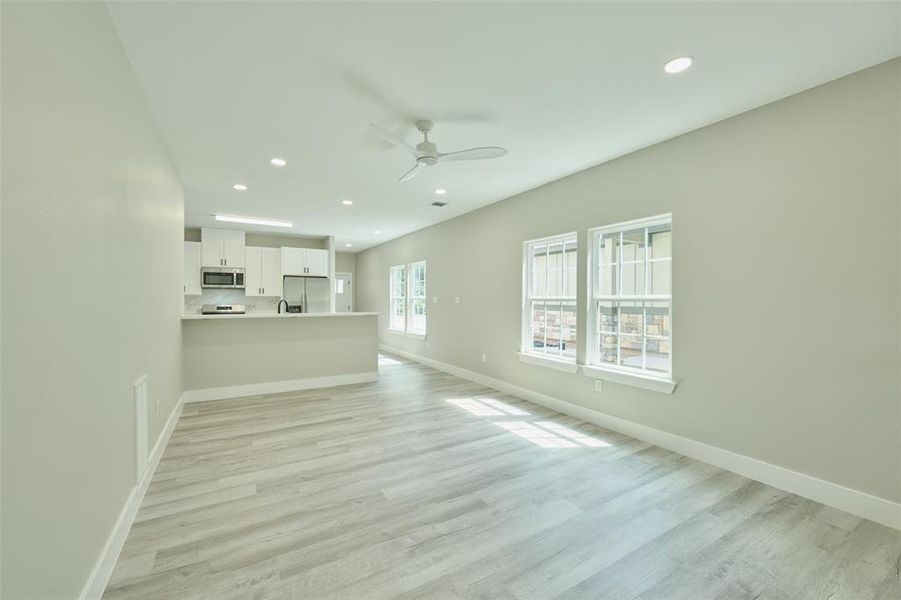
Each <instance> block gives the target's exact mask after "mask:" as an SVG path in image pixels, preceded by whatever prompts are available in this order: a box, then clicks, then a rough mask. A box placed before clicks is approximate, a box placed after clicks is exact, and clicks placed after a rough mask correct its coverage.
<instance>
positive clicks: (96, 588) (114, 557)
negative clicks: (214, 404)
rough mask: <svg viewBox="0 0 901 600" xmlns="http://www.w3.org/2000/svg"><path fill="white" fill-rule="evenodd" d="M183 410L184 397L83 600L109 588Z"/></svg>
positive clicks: (96, 566)
mask: <svg viewBox="0 0 901 600" xmlns="http://www.w3.org/2000/svg"><path fill="white" fill-rule="evenodd" d="M183 407H184V397H181V398H179V399H178V403H176V405H175V408H173V409H172V412H171V413H170V414H169V418H168V419H167V420H166V424H165V426H163V430H162V431H161V432H160V435H159V437H158V438H157V440H156V445H154V446H153V451H152V452H151V453H150V457H149V458H148V459H147V467H146V469H145V470H144V476H143V477H142V478H141V481H140V482H139V483H138V485H136V486H135V487H134V488H132V490H131V493H130V494H129V495H128V500H126V501H125V506H123V507H122V511H121V512H120V513H119V518H118V519H117V520H116V524H115V525H114V526H113V530H112V531H111V532H110V534H109V537H108V538H107V539H106V544H104V546H103V550H102V551H101V552H100V556H99V558H98V559H97V562H96V563H95V564H94V569H93V570H92V571H91V574H90V575H89V576H88V580H87V582H86V583H85V584H84V587H83V588H82V590H81V595H79V599H80V600H94V599H95V598H96V599H99V598H100V597H101V596H103V591H104V590H105V589H106V585H107V583H109V579H110V576H111V575H112V574H113V569H114V568H115V567H116V561H118V560H119V553H120V552H122V546H124V545H125V538H127V537H128V531H129V530H130V529H131V524H132V523H134V520H135V516H137V514H138V509H139V508H141V502H142V501H143V500H144V494H145V493H147V488H148V487H149V486H150V480H151V479H153V474H154V473H155V472H156V467H157V465H158V464H159V462H160V457H162V456H163V450H165V448H166V444H168V443H169V438H170V437H171V435H172V431H173V430H174V429H175V424H176V423H178V418H179V417H180V416H181V411H182V408H183Z"/></svg>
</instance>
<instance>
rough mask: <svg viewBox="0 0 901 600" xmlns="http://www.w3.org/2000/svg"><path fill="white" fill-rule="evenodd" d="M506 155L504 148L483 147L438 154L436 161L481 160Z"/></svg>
mask: <svg viewBox="0 0 901 600" xmlns="http://www.w3.org/2000/svg"><path fill="white" fill-rule="evenodd" d="M506 153H507V150H506V149H505V148H499V147H497V146H485V147H482V148H469V149H468V150H457V151H456V152H446V153H445V152H439V153H438V160H482V159H485V158H498V157H500V156H503V155H505V154H506Z"/></svg>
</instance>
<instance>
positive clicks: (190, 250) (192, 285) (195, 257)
mask: <svg viewBox="0 0 901 600" xmlns="http://www.w3.org/2000/svg"><path fill="white" fill-rule="evenodd" d="M200 262H201V261H200V242H185V279H184V290H185V296H199V295H200V294H201V292H202V291H203V290H201V288H200Z"/></svg>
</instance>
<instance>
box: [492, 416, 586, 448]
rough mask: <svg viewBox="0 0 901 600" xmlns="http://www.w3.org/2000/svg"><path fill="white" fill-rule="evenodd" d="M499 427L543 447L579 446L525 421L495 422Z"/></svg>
mask: <svg viewBox="0 0 901 600" xmlns="http://www.w3.org/2000/svg"><path fill="white" fill-rule="evenodd" d="M495 425H497V426H498V427H503V428H504V429H506V430H507V431H509V432H510V433H513V434H516V435H518V436H519V437H521V438H523V439H526V440H528V441H530V442H532V443H533V444H535V445H536V446H541V447H542V448H578V447H579V445H578V444H577V443H575V442H573V441H570V440H567V439H565V438H562V437H559V436H556V435H554V434H553V433H551V432H550V431H548V430H546V429H542V428H540V427H536V426H535V425H532V424H531V423H526V422H525V421H505V422H501V423H495Z"/></svg>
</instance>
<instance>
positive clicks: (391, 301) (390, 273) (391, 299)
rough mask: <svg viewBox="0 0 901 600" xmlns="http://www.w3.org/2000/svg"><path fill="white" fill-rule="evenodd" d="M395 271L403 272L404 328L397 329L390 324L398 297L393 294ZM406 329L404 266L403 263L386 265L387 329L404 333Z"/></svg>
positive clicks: (405, 280)
mask: <svg viewBox="0 0 901 600" xmlns="http://www.w3.org/2000/svg"><path fill="white" fill-rule="evenodd" d="M397 271H401V272H403V273H404V297H403V307H404V328H403V329H398V328H396V327H393V326H392V318H393V316H394V304H395V302H396V301H397V300H398V299H399V298H398V296H396V295H395V290H396V288H395V285H394V274H395V273H396V272H397ZM406 329H407V279H406V266H405V265H392V266H390V267H388V331H393V332H396V333H404V332H405V331H406Z"/></svg>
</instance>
